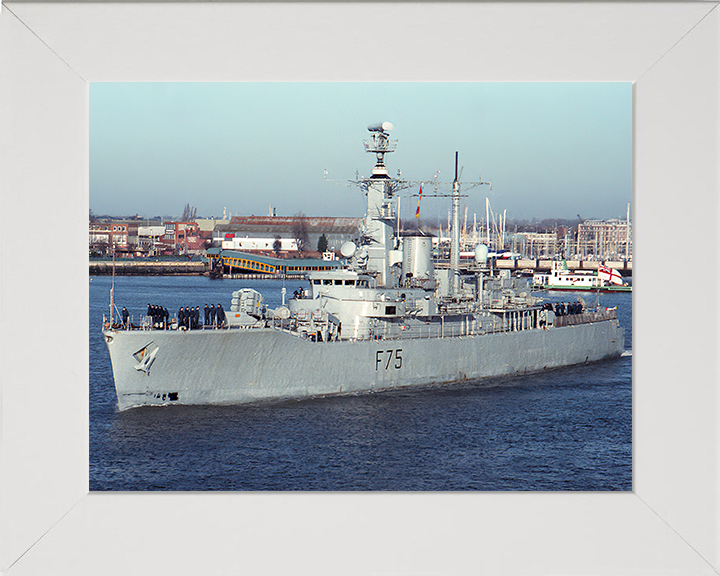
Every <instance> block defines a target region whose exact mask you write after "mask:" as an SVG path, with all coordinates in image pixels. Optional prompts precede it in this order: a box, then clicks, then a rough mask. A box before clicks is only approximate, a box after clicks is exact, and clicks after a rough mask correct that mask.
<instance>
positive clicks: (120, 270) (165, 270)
mask: <svg viewBox="0 0 720 576" xmlns="http://www.w3.org/2000/svg"><path fill="white" fill-rule="evenodd" d="M112 270H113V263H112V261H106V260H103V261H98V262H93V261H91V262H90V263H89V272H90V276H107V275H110V274H112ZM207 270H208V265H207V264H205V263H204V262H197V261H187V262H172V261H167V262H163V261H156V262H146V261H139V260H120V261H118V260H116V261H115V274H116V275H117V276H172V275H185V276H188V275H196V274H205V273H206V272H207Z"/></svg>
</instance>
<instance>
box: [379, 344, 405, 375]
mask: <svg viewBox="0 0 720 576" xmlns="http://www.w3.org/2000/svg"><path fill="white" fill-rule="evenodd" d="M383 364H384V365H385V370H390V369H391V368H394V369H395V370H400V368H402V365H403V358H402V348H397V349H395V350H378V351H377V352H375V372H377V371H378V370H379V369H380V368H381V367H382V366H383Z"/></svg>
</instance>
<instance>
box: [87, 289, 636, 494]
mask: <svg viewBox="0 0 720 576" xmlns="http://www.w3.org/2000/svg"><path fill="white" fill-rule="evenodd" d="M110 282H111V280H110V278H108V277H92V278H91V280H90V326H89V329H90V407H89V409H90V489H91V490H174V491H177V490H286V491H287V490H392V491H400V490H443V491H456V490H483V491H489V490H582V491H595V490H632V385H631V384H632V383H631V371H632V356H631V354H630V352H629V351H630V350H631V347H632V307H631V302H632V296H631V294H601V295H600V305H601V306H608V307H613V306H617V307H618V315H619V318H620V322H621V324H622V325H623V326H624V327H625V333H626V341H625V345H626V348H627V350H628V352H626V354H625V355H623V356H622V357H621V358H618V359H615V360H610V361H604V362H599V363H595V364H589V365H584V366H579V367H571V368H564V369H559V370H553V371H550V372H546V373H543V374H536V375H526V376H522V377H508V378H496V379H491V380H480V381H476V382H464V383H461V384H455V385H444V386H442V387H437V388H433V387H428V388H424V389H421V390H412V391H408V390H401V391H389V392H380V393H373V394H365V395H359V396H351V397H342V398H325V399H309V400H301V401H287V402H281V403H274V404H268V405H255V406H222V407H213V406H201V407H192V406H167V407H161V408H157V407H155V408H136V409H131V410H127V411H124V412H119V411H118V409H117V401H116V396H115V389H114V384H113V377H112V368H111V366H110V358H109V355H108V352H107V349H106V347H105V343H104V342H103V339H102V336H101V334H100V328H101V323H102V315H103V313H107V312H108V310H109V307H108V305H109V301H110ZM299 285H301V283H300V282H297V281H296V282H292V281H288V282H287V284H286V286H287V291H288V294H292V292H293V290H295V289H296V288H297V287H298V286H299ZM244 286H249V287H253V288H255V289H257V290H259V291H260V292H262V293H263V295H264V296H265V301H266V303H268V305H269V306H271V307H274V306H277V305H279V304H280V298H281V296H280V289H281V287H282V282H281V281H275V280H267V281H266V280H254V281H253V280H227V279H225V280H209V279H207V278H203V277H119V278H116V284H115V299H116V305H117V306H118V308H119V309H121V308H122V307H123V306H126V307H127V308H128V310H129V311H130V313H131V314H133V315H135V316H139V315H141V314H143V313H144V312H145V310H146V308H147V304H148V303H152V304H162V305H164V306H167V308H168V310H170V312H171V314H173V313H176V312H177V309H178V308H179V307H180V306H195V305H200V306H201V307H202V306H204V305H205V304H206V303H208V304H210V303H214V304H216V305H217V303H218V302H220V303H222V304H223V306H224V307H225V308H226V309H229V306H230V297H231V293H232V291H233V290H237V289H239V288H241V287H244ZM577 295H578V294H577V293H574V294H559V295H556V294H550V293H547V294H545V296H547V299H548V300H550V301H570V300H574V299H575V298H576V297H577ZM583 297H584V298H585V300H586V302H588V303H591V302H592V303H594V299H595V296H594V295H592V296H591V295H584V296H583Z"/></svg>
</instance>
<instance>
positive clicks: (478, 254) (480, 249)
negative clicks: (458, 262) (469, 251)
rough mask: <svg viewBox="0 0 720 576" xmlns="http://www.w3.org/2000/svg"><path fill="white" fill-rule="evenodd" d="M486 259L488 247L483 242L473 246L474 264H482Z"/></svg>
mask: <svg viewBox="0 0 720 576" xmlns="http://www.w3.org/2000/svg"><path fill="white" fill-rule="evenodd" d="M487 259H488V247H487V246H485V244H478V245H477V246H475V264H477V265H478V266H483V265H485V263H486V262H487Z"/></svg>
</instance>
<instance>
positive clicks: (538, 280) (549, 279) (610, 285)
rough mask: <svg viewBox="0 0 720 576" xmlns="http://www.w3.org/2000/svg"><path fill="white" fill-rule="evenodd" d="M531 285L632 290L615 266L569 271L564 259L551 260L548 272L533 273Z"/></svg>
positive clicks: (547, 287)
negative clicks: (595, 269)
mask: <svg viewBox="0 0 720 576" xmlns="http://www.w3.org/2000/svg"><path fill="white" fill-rule="evenodd" d="M533 286H534V287H536V288H539V289H541V290H589V291H595V290H599V291H600V292H630V291H632V286H631V285H629V284H628V283H627V282H625V281H624V280H623V278H622V275H621V274H620V272H618V271H617V270H615V268H610V267H609V266H605V265H603V264H600V265H599V266H598V270H597V272H594V271H592V270H576V271H574V272H571V271H570V270H568V267H567V262H566V261H565V260H561V261H556V262H553V263H552V269H551V270H550V272H549V273H544V272H536V273H535V274H533Z"/></svg>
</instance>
